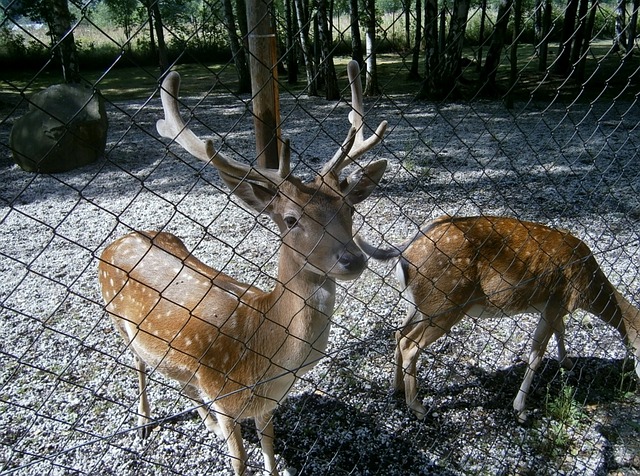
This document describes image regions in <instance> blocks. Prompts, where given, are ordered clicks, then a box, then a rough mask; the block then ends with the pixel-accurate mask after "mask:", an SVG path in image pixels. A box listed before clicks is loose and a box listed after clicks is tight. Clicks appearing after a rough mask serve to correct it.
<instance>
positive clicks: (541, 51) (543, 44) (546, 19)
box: [537, 0, 552, 71]
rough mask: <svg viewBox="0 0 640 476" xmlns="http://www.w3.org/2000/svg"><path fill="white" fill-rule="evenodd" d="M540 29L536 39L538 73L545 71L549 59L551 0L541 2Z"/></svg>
mask: <svg viewBox="0 0 640 476" xmlns="http://www.w3.org/2000/svg"><path fill="white" fill-rule="evenodd" d="M541 6H542V8H543V12H542V15H541V16H542V27H541V29H540V38H538V39H537V49H538V71H546V69H547V58H548V57H549V33H550V32H551V9H552V6H551V0H541Z"/></svg>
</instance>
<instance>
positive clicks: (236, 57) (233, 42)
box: [224, 0, 251, 93]
mask: <svg viewBox="0 0 640 476" xmlns="http://www.w3.org/2000/svg"><path fill="white" fill-rule="evenodd" d="M238 14H239V15H243V14H244V15H246V12H245V13H243V12H238ZM224 20H225V27H226V29H227V34H228V35H229V46H230V47H231V55H232V56H233V62H234V64H235V66H236V72H237V74H238V92H239V93H250V92H251V74H250V73H249V63H248V62H247V55H246V52H245V48H244V45H243V44H242V43H241V42H240V39H239V38H238V33H237V31H236V18H235V15H234V13H233V5H232V3H231V0H224Z"/></svg>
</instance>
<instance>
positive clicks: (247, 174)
mask: <svg viewBox="0 0 640 476" xmlns="http://www.w3.org/2000/svg"><path fill="white" fill-rule="evenodd" d="M179 91H180V75H179V74H178V73H176V72H175V71H172V72H170V73H169V74H167V76H166V77H165V78H164V81H162V89H161V91H160V98H161V100H162V109H163V110H164V116H165V119H159V120H158V121H157V122H156V129H157V130H158V133H159V134H160V135H161V136H162V137H166V138H168V139H171V140H173V141H175V142H177V143H178V144H180V145H181V146H182V147H183V148H184V150H186V151H187V152H189V153H190V154H191V155H193V156H194V157H195V158H197V159H199V160H202V161H204V162H207V163H211V164H213V165H214V166H215V167H216V168H217V169H218V170H219V171H220V172H223V173H226V174H227V175H230V176H232V177H235V178H237V179H248V180H255V181H258V182H265V181H268V182H270V183H271V184H273V185H275V186H279V185H280V184H282V182H284V180H285V178H286V177H287V175H288V174H289V168H290V166H289V162H288V161H289V155H288V152H287V151H284V152H283V156H285V155H286V159H287V160H286V164H284V163H285V161H284V160H283V157H281V159H280V170H271V169H264V168H255V167H251V166H250V165H247V164H243V163H241V162H238V161H236V160H233V159H229V158H227V157H224V156H223V155H222V154H220V152H216V150H215V147H214V146H213V141H211V140H210V139H207V140H204V141H203V140H202V139H200V138H199V137H198V136H196V135H195V134H194V132H193V131H192V130H191V129H189V128H188V127H187V125H186V124H185V122H184V120H183V119H182V116H181V115H180V110H179V107H178V100H177V98H178V93H179ZM284 148H285V149H289V147H288V143H287V144H285V147H284ZM283 164H284V165H283Z"/></svg>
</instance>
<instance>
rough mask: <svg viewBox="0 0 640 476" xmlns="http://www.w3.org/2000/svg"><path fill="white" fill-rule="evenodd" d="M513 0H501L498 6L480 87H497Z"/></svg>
mask: <svg viewBox="0 0 640 476" xmlns="http://www.w3.org/2000/svg"><path fill="white" fill-rule="evenodd" d="M512 4H513V0H501V1H500V5H499V7H498V17H497V20H496V26H495V28H494V30H493V35H491V44H490V45H489V50H488V51H487V59H486V61H485V62H484V67H483V68H482V70H481V71H480V89H481V90H485V91H489V92H493V91H495V88H496V74H497V72H498V66H500V57H501V55H502V50H503V48H504V44H505V40H506V37H507V27H508V25H509V17H510V16H511V6H512Z"/></svg>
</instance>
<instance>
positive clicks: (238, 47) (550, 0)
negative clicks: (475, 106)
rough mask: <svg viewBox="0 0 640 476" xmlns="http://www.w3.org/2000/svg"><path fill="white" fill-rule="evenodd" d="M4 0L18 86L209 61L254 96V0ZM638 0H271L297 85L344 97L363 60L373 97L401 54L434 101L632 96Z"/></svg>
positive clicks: (408, 76) (156, 71)
mask: <svg viewBox="0 0 640 476" xmlns="http://www.w3.org/2000/svg"><path fill="white" fill-rule="evenodd" d="M0 3H1V4H2V17H1V27H0V61H2V63H3V64H5V65H6V66H8V68H7V70H6V71H7V73H6V75H7V76H6V78H7V80H8V84H5V90H6V89H7V88H6V87H7V86H9V87H8V89H9V90H11V89H13V90H14V92H21V91H22V92H24V88H25V87H27V88H31V87H33V88H35V90H37V89H38V87H41V86H46V85H47V84H46V83H49V84H50V83H53V82H56V80H55V77H56V76H59V75H60V71H62V74H63V75H64V80H65V81H67V82H80V81H82V80H83V78H84V80H85V81H89V82H90V83H91V84H92V85H94V86H95V87H97V88H102V87H107V88H108V87H110V86H109V85H108V81H109V80H114V79H115V80H117V78H118V73H117V71H118V70H122V69H123V68H127V67H136V68H138V67H140V66H143V67H145V68H148V69H151V70H152V71H151V76H154V77H156V78H157V77H160V76H161V75H162V74H163V73H164V71H166V70H167V69H169V68H170V67H172V66H173V67H176V66H177V65H188V64H194V63H203V64H206V65H209V66H211V68H212V71H213V72H216V73H221V72H222V73H227V75H232V76H233V77H229V76H227V78H226V79H227V80H228V81H234V80H235V84H234V86H233V87H234V88H236V91H235V92H238V93H248V92H250V91H251V87H250V73H249V64H248V63H249V62H248V60H247V56H248V51H247V45H246V41H245V40H246V38H247V36H248V34H249V32H248V31H247V20H246V9H245V3H244V0H221V1H215V2H211V1H209V0H178V1H171V2H168V1H157V2H153V1H151V0H140V1H138V0H100V1H95V0H94V1H86V2H77V1H70V2H69V1H67V0H2V1H1V2H0ZM638 3H639V2H638V0H635V1H634V2H633V3H632V4H631V3H627V1H626V0H619V1H618V2H611V1H609V2H602V1H599V0H568V1H567V2H562V1H556V0H501V1H496V0H473V1H472V0H447V1H440V2H438V1H437V0H414V1H411V0H406V1H404V2H402V1H401V0H377V1H376V0H315V1H314V0H277V1H275V2H272V3H270V7H271V8H272V9H273V12H272V13H273V21H274V27H275V31H276V35H277V44H278V67H279V74H280V76H281V79H282V80H283V81H282V83H285V82H286V84H287V87H293V88H303V89H304V91H303V92H305V93H307V94H309V95H310V96H316V95H322V96H325V97H326V98H327V99H336V98H338V97H339V94H340V89H339V87H338V79H337V75H336V67H335V62H336V61H340V58H343V59H344V58H353V59H356V60H357V61H359V62H360V64H361V65H362V67H363V69H364V70H365V71H366V87H365V94H367V95H369V96H373V95H376V94H378V93H379V92H380V77H383V78H384V77H386V78H387V79H389V78H390V77H391V76H390V75H388V74H385V70H384V68H385V65H388V64H390V63H391V64H393V65H394V70H393V71H394V74H393V80H392V81H388V82H387V83H386V86H385V88H386V89H385V91H389V87H391V91H393V89H394V88H395V89H397V90H398V91H397V92H407V91H412V92H415V93H416V95H417V97H419V98H428V99H434V100H443V99H455V98H459V97H461V96H462V97H467V98H468V97H470V96H471V97H478V96H480V97H487V96H488V97H496V96H500V97H502V96H504V97H506V99H507V102H508V103H510V102H512V101H513V95H514V94H518V93H523V92H524V93H525V94H534V93H536V92H538V93H541V94H544V95H548V94H549V93H550V92H551V93H553V91H554V90H558V89H561V93H562V94H564V95H568V96H571V97H574V96H580V95H582V96H583V97H589V94H588V92H589V91H590V90H592V91H594V94H598V95H601V94H602V93H603V88H604V92H605V93H606V92H607V89H608V90H609V92H612V93H613V94H615V95H617V94H619V93H621V92H624V91H625V89H626V88H625V86H628V84H629V83H632V82H634V81H635V66H634V65H633V64H632V62H631V61H630V59H631V57H632V55H633V50H634V42H635V38H636V29H637V22H638V18H637V11H638ZM380 58H382V59H380ZM216 65H217V66H218V67H217V68H216ZM220 65H222V67H220ZM60 66H62V69H61V68H60ZM227 66H232V67H227ZM80 67H82V71H81V70H80ZM379 68H382V71H383V73H382V74H381V73H380V72H379ZM34 70H36V71H39V73H40V74H38V75H37V78H36V82H35V83H33V84H26V83H21V82H20V79H19V74H20V71H31V72H33V71H34ZM398 72H400V73H401V74H400V75H398ZM16 74H18V76H14V75H16ZM47 74H52V75H53V76H54V77H53V78H50V77H49V76H47ZM114 75H115V76H114ZM28 76H29V77H30V80H31V81H33V79H34V78H33V75H32V74H29V75H28ZM125 76H126V74H125ZM616 78H620V79H619V81H617V80H616ZM96 81H97V82H96ZM101 81H102V84H101ZM223 82H224V83H225V84H229V83H228V82H227V81H223ZM619 82H621V83H619ZM42 83H44V84H42ZM559 84H561V85H562V88H558V85H559ZM114 89H116V90H120V92H123V91H124V92H127V91H129V92H130V89H129V88H126V87H122V85H120V86H119V87H115V86H114Z"/></svg>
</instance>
